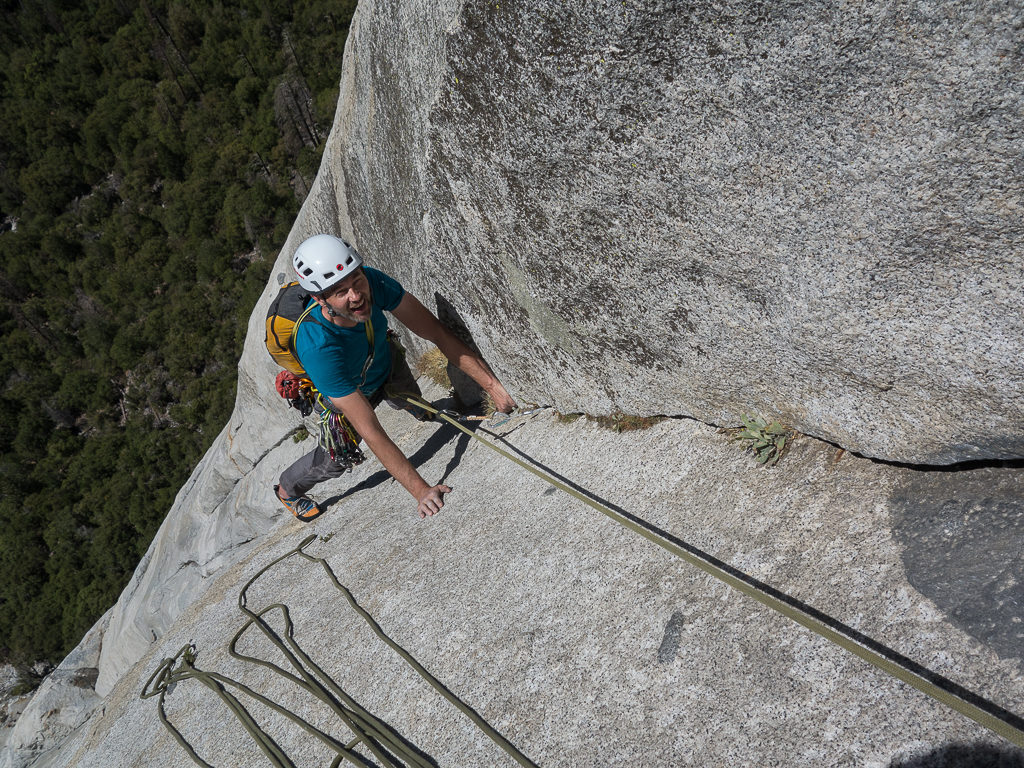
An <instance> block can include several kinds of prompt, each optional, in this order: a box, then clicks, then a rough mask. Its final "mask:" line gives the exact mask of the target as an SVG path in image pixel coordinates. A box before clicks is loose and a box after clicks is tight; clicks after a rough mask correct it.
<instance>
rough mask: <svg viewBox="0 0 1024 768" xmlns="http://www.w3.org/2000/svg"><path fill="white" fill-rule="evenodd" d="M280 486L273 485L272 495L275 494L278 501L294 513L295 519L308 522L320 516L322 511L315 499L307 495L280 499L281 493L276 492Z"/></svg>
mask: <svg viewBox="0 0 1024 768" xmlns="http://www.w3.org/2000/svg"><path fill="white" fill-rule="evenodd" d="M280 487H281V486H279V485H275V486H274V495H275V496H277V499H278V501H280V502H281V503H282V504H284V506H285V509H287V510H288V511H289V512H291V513H292V514H293V515H295V518H296V519H297V520H301V521H302V522H304V523H308V522H310V521H311V520H314V519H316V518H318V517H320V515H321V514H322V511H321V509H320V507H318V506H317V505H316V502H315V501H313V500H312V499H311V498H309V497H308V496H289V497H288V498H286V499H282V498H281V494H279V493H278V492H277V491H278V488H280Z"/></svg>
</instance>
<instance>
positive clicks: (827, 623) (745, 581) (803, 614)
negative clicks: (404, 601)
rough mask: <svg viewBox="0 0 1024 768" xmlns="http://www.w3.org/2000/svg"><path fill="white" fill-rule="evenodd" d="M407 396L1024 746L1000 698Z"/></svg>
mask: <svg viewBox="0 0 1024 768" xmlns="http://www.w3.org/2000/svg"><path fill="white" fill-rule="evenodd" d="M406 399H407V400H409V402H410V403H412V404H413V405H416V406H418V407H420V408H423V409H425V410H427V411H430V412H432V413H434V414H435V415H436V416H437V418H439V419H441V420H443V421H447V422H448V423H449V424H451V425H452V426H453V427H455V428H456V429H458V430H461V431H462V432H465V433H466V434H467V435H469V436H471V437H473V438H475V439H476V440H479V441H480V442H481V443H483V444H484V445H486V446H487V447H489V448H490V449H491V450H494V451H496V452H497V453H499V454H500V455H502V456H504V457H505V458H507V459H509V460H510V461H512V462H514V463H516V464H518V465H519V466H520V467H522V468H523V469H525V470H527V471H528V472H531V473H533V474H534V475H536V476H537V477H540V478H542V479H543V480H545V481H546V482H548V483H551V484H552V485H553V486H555V487H556V488H558V489H559V490H561V491H563V492H565V493H567V494H569V495H570V496H573V497H574V498H576V499H579V500H580V501H582V502H583V503H584V504H586V505H587V506H589V507H592V508H593V509H595V510H597V511H598V512H600V513H601V514H603V515H605V516H606V517H609V518H611V519H612V520H614V521H615V522H617V523H619V525H622V526H623V527H625V528H627V529H629V530H630V531H632V532H633V533H636V534H638V535H640V536H643V537H644V538H645V539H647V540H648V541H650V542H652V543H654V544H657V545H658V546H660V547H662V548H663V549H665V550H667V551H668V552H671V553H672V554H673V555H675V556H676V557H679V558H681V559H683V560H685V561H686V562H687V563H689V564H690V565H693V566H696V567H697V568H700V569H701V570H702V571H704V572H705V573H708V574H709V575H711V576H713V577H714V578H716V579H718V580H719V581H722V582H724V583H725V584H728V585H729V586H730V587H732V588H734V589H736V590H738V591H739V592H741V593H743V594H744V595H746V596H747V597H751V598H753V599H754V600H757V601H758V602H760V603H761V604H762V605H765V606H767V607H768V608H771V609H772V610H774V611H776V612H778V613H781V614H782V615H783V616H787V617H788V618H790V619H792V620H793V621H795V622H797V623H798V624H800V625H802V626H804V627H806V628H807V629H809V630H811V631H812V632H815V633H816V634H818V635H820V636H821V637H824V638H825V639H826V640H829V641H831V642H832V643H834V644H836V645H838V646H839V647H840V648H843V649H844V650H846V651H848V652H850V653H852V654H854V655H855V656H857V657H859V658H861V659H863V660H864V661H866V662H868V663H869V664H871V665H872V666H874V667H875V668H877V669H880V670H882V671H883V672H886V673H887V674H889V675H891V676H893V677H895V678H896V679H897V680H900V681H902V682H904V683H906V684H907V685H911V686H913V687H914V688H916V689H917V690H919V691H921V692H922V693H925V694H927V695H928V696H931V697H932V698H933V699H935V700H936V701H939V702H941V703H943V704H945V705H946V706H947V707H949V708H951V709H953V710H954V711H956V712H959V713H960V714H961V715H964V716H965V717H968V718H970V719H971V720H974V721H975V722H976V723H978V724H980V725H982V726H984V727H985V728H988V729H989V730H990V731H992V732H993V733H995V734H997V735H999V736H1001V737H1002V738H1004V739H1006V740H1007V741H1010V742H1012V743H1014V744H1016V745H1017V746H1019V747H1024V718H1022V717H1021V716H1020V715H1017V714H1014V713H1013V712H1010V711H1008V710H1006V709H1004V708H1003V707H1000V706H999V705H998V704H995V703H994V702H992V701H989V700H988V699H985V698H984V697H982V696H980V695H979V694H977V693H975V692H973V691H971V690H969V689H967V688H965V687H963V686H961V685H960V684H958V683H955V682H953V681H952V680H950V679H948V678H946V677H944V676H942V675H940V674H938V673H937V672H933V671H932V670H930V669H928V668H926V667H924V666H922V665H920V664H918V663H917V662H915V661H913V660H912V659H909V658H907V657H906V656H903V655H902V654H900V653H898V652H896V651H894V650H892V649H891V648H888V647H887V646H885V645H882V644H881V643H879V642H878V641H877V640H874V639H873V638H871V637H868V636H867V635H864V634H862V633H860V632H858V631H857V630H855V629H853V628H852V627H848V626H846V625H845V624H842V623H841V622H839V621H838V620H836V619H834V618H832V617H831V616H828V615H827V614H825V613H822V612H821V611H818V610H817V609H815V608H812V607H811V606H808V605H806V604H804V603H802V602H800V601H799V600H797V599H795V598H793V597H790V596H789V595H787V594H786V593H784V592H781V591H779V590H777V589H775V588H774V587H771V586H770V585H768V584H765V583H763V582H760V581H758V580H757V579H754V578H753V577H752V576H749V575H747V574H745V573H743V572H742V571H740V570H738V569H736V568H733V567H732V566H731V565H729V564H728V563H725V562H723V561H721V560H719V559H717V558H715V557H712V556H711V555H709V554H707V553H706V552H703V551H701V550H700V549H698V548H697V547H694V546H693V545H691V544H688V543H686V542H685V541H680V540H675V541H672V540H670V537H669V536H668V535H667V534H665V533H664V532H662V531H657V529H654V528H653V526H649V525H647V524H645V523H644V522H643V521H641V520H639V519H638V518H632V517H630V516H628V515H627V514H624V513H623V512H618V511H615V510H613V509H611V508H610V507H608V506H607V505H605V504H602V503H600V502H598V501H596V500H595V499H593V498H591V497H590V496H587V495H586V494H584V493H582V492H581V491H580V490H578V489H576V488H573V487H571V486H570V485H569V484H568V483H566V482H563V481H561V480H559V479H557V478H555V477H553V476H552V475H551V474H550V473H549V472H545V471H543V470H541V469H538V468H537V467H535V466H533V465H532V464H529V463H528V462H526V461H524V460H522V459H520V458H518V457H517V456H514V455H513V454H512V453H510V452H509V451H506V450H504V449H503V448H501V447H499V446H498V445H496V444H495V443H494V442H492V441H489V440H485V439H484V438H483V437H481V436H480V435H478V434H476V433H475V432H473V431H471V430H469V429H467V428H466V427H464V426H463V425H462V424H460V423H459V421H458V420H457V419H453V418H451V417H449V416H448V415H447V414H446V413H445V412H443V411H440V410H439V409H437V408H435V407H434V406H432V405H429V404H428V403H425V402H423V401H422V400H421V399H419V398H411V397H406ZM536 410H542V409H536ZM532 412H535V411H531V413H532ZM656 531H657V532H656Z"/></svg>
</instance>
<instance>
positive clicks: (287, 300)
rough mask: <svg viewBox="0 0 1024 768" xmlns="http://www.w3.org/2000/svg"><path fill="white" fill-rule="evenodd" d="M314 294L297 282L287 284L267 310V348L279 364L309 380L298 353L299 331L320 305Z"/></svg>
mask: <svg viewBox="0 0 1024 768" xmlns="http://www.w3.org/2000/svg"><path fill="white" fill-rule="evenodd" d="M311 298H312V296H311V295H310V293H309V291H307V290H306V289H305V288H303V287H302V286H301V285H299V284H298V283H297V282H291V283H288V284H287V285H285V286H283V287H282V288H281V290H280V291H278V293H277V297H276V298H275V299H274V300H273V301H272V302H271V303H270V308H269V309H268V310H267V336H266V343H267V351H268V352H269V353H270V356H271V357H272V358H273V359H274V362H276V363H277V364H278V365H280V366H281V367H282V368H284V369H285V370H286V371H288V372H289V373H293V374H295V375H296V376H298V377H300V378H303V379H306V381H309V377H308V376H306V369H305V368H303V367H302V363H301V362H300V361H299V358H298V356H297V355H296V354H295V332H296V330H298V327H299V323H301V322H302V321H303V320H305V319H306V317H308V316H309V311H310V310H311V309H312V308H313V307H315V306H317V305H316V303H312V304H310V299H311Z"/></svg>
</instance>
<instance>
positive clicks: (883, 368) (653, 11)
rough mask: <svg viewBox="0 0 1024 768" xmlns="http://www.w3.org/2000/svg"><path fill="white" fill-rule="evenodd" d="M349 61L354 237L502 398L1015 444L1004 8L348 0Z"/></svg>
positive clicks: (1018, 177)
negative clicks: (465, 334)
mask: <svg viewBox="0 0 1024 768" xmlns="http://www.w3.org/2000/svg"><path fill="white" fill-rule="evenodd" d="M350 50H351V51H352V52H353V54H354V55H352V56H350V58H349V60H348V67H349V68H350V69H348V70H347V71H346V74H345V82H344V83H343V85H344V86H345V87H346V88H347V89H348V91H349V96H348V98H343V99H342V103H341V104H340V106H339V116H338V120H337V125H336V129H335V130H336V132H337V133H338V135H337V136H334V137H332V138H333V139H334V140H336V141H337V142H338V151H337V153H336V154H335V155H333V157H332V161H333V162H335V163H337V165H336V166H335V167H334V168H333V169H332V173H333V174H334V176H335V177H336V178H337V179H338V181H339V185H340V186H344V189H345V193H344V196H345V199H344V200H343V207H344V208H346V209H347V212H348V217H349V218H350V219H351V227H352V230H353V232H354V234H355V237H356V239H357V241H358V245H359V247H360V248H361V250H362V251H363V253H364V255H365V256H366V257H367V258H368V260H369V261H370V262H371V263H376V264H380V265H381V266H383V267H384V268H385V269H389V270H391V271H393V272H395V273H397V274H399V276H400V277H401V278H402V279H403V280H405V281H406V282H407V283H409V284H410V285H411V286H412V287H413V288H418V289H419V290H420V292H421V295H422V294H424V293H425V294H426V295H427V296H428V297H429V296H430V295H432V294H433V293H434V292H435V291H436V292H438V293H439V294H440V296H441V297H442V298H443V299H444V300H446V301H447V302H450V303H451V304H452V305H453V306H454V307H455V309H456V310H457V311H458V313H459V315H460V316H461V317H462V319H463V320H464V321H465V322H466V324H467V326H468V327H469V329H470V330H471V331H472V333H473V336H474V338H475V340H476V341H477V342H478V343H479V345H480V346H481V348H482V349H483V350H484V352H485V353H486V354H487V356H488V358H489V359H490V361H491V362H492V364H493V365H496V366H497V367H498V368H499V369H500V370H501V372H502V373H504V374H505V376H506V377H507V378H509V379H510V380H511V381H512V383H513V384H514V388H515V389H516V391H517V393H518V394H520V395H521V396H522V397H524V398H528V399H533V400H535V401H538V402H544V403H550V404H552V405H554V406H556V407H557V408H559V409H560V410H562V411H584V412H588V413H609V412H612V411H615V410H621V411H624V412H627V413H634V414H672V415H686V416H693V417H696V418H699V419H701V420H703V421H705V422H707V423H712V424H719V425H722V424H729V423H737V422H738V419H739V416H740V415H741V414H744V413H760V414H763V415H765V416H772V417H778V418H781V419H782V420H784V421H786V422H788V423H790V424H792V425H793V426H794V427H796V428H797V429H798V430H800V431H802V432H804V433H806V434H811V435H815V436H818V437H821V438H823V439H826V440H829V441H831V442H834V443H836V444H838V445H841V446H843V447H845V448H847V449H848V450H852V451H857V452H860V453H863V454H865V455H868V456H872V457H877V458H883V459H887V460H894V461H902V462H915V463H936V464H944V463H952V462H957V461H962V460H967V459H977V458H1013V457H1021V456H1024V366H1022V365H1021V362H1020V361H1021V360H1022V359H1024V224H1022V213H1024V211H1022V207H1021V200H1022V191H1024V164H1022V163H1021V154H1022V151H1024V138H1022V136H1021V132H1020V126H1021V124H1022V117H1024V109H1022V107H1024V81H1022V80H1021V78H1020V77H1019V76H1018V73H1019V72H1020V71H1021V68H1022V66H1024V33H1022V17H1021V11H1020V7H1019V4H1016V3H1012V2H1009V0H1005V1H1000V2H981V1H978V2H968V3H957V4H955V5H952V4H942V3H916V4H912V5H909V4H905V5H899V4H898V5H886V6H875V5H870V6H848V7H847V6H843V7H837V6H835V5H834V4H830V3H810V4H806V3H805V4H800V5H799V6H794V5H785V4H782V5H780V4H770V3H769V4H766V3H761V2H742V1H740V2H727V3H717V4H706V3H705V4H701V3H686V2H652V3H642V4H640V3H633V2H625V3H622V2H596V3H595V2H589V1H588V2H584V0H567V1H566V2H537V3H494V2H486V3H485V2H465V3H462V2H454V1H453V0H449V1H448V2H442V3H430V4H427V3H407V2H397V0H372V1H371V0H366V1H365V2H364V3H363V4H362V5H361V8H360V18H359V24H358V30H357V31H356V34H355V41H354V45H352V46H351V47H350ZM438 286H440V287H438Z"/></svg>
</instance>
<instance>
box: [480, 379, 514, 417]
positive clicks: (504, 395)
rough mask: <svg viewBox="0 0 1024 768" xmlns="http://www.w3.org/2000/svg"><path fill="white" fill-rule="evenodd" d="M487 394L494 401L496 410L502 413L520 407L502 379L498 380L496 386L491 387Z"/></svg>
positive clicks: (510, 411)
mask: <svg viewBox="0 0 1024 768" xmlns="http://www.w3.org/2000/svg"><path fill="white" fill-rule="evenodd" d="M487 394H489V395H490V396H491V400H493V401H494V410H496V411H499V412H500V413H512V411H514V410H515V409H516V408H518V407H519V406H518V405H517V404H516V401H515V400H513V399H512V396H511V395H510V394H509V393H508V392H507V391H506V390H505V387H504V386H502V384H501V382H500V381H496V383H495V386H493V387H491V388H490V389H489V390H488V391H487Z"/></svg>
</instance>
